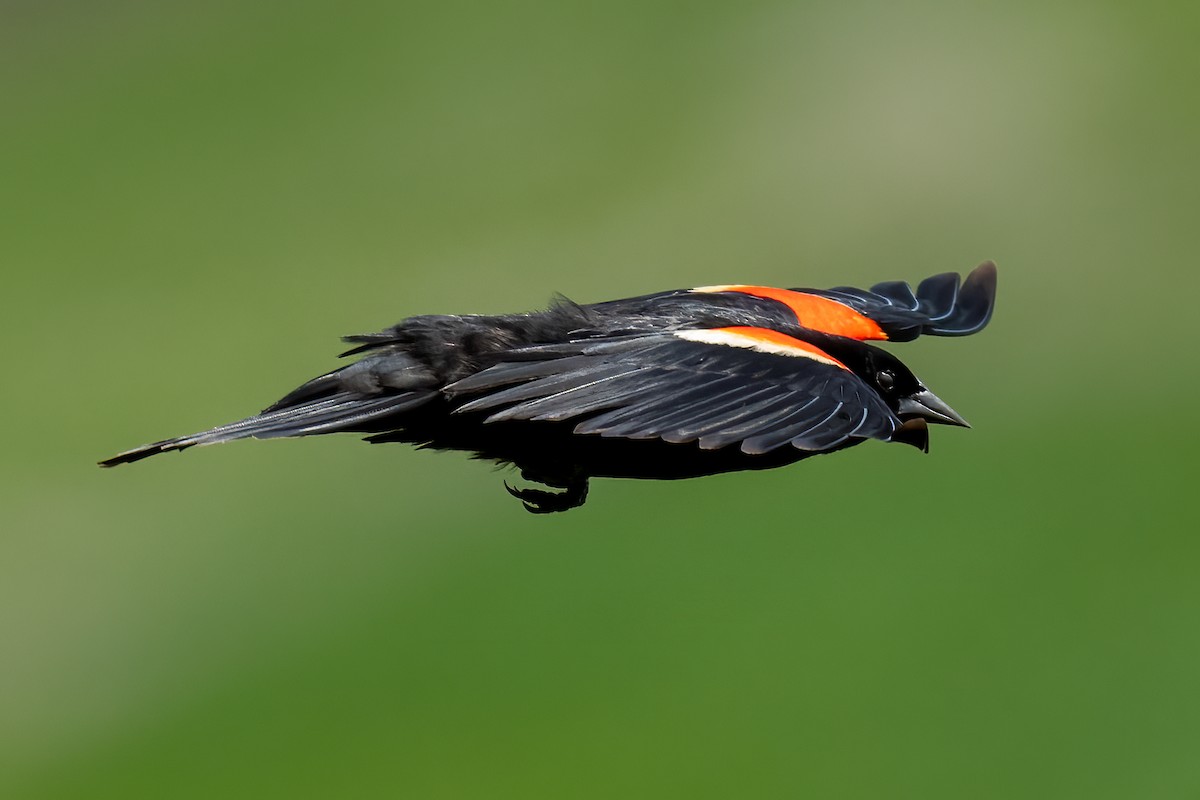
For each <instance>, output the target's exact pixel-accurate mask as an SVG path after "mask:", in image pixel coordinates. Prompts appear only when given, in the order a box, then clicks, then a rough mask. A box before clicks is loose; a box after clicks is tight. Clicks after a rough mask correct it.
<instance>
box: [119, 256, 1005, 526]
mask: <svg viewBox="0 0 1200 800" xmlns="http://www.w3.org/2000/svg"><path fill="white" fill-rule="evenodd" d="M995 298H996V265H995V264H994V263H993V262H991V261H986V262H984V263H982V264H980V265H979V266H978V267H976V268H975V269H974V270H972V271H971V272H970V273H969V274H968V275H967V277H966V279H965V280H964V279H962V278H961V277H960V275H959V274H958V273H955V272H946V273H942V274H938V275H934V276H933V277H930V278H927V279H925V280H924V281H921V282H920V284H919V285H918V286H917V288H916V290H915V291H914V290H913V289H912V287H911V286H910V285H909V284H907V283H905V282H903V281H888V282H885V283H879V284H876V285H874V286H872V287H871V288H870V289H869V290H862V289H855V288H851V287H838V288H834V289H780V288H774V287H769V286H755V285H746V284H728V285H719V286H701V287H697V288H692V289H676V290H671V291H665V292H658V293H655V294H648V295H642V296H639V297H632V298H627V299H623V300H611V301H606V302H599V303H591V304H579V303H575V302H571V301H570V300H567V299H565V298H561V297H560V298H558V299H557V300H556V301H555V302H554V303H553V304H552V305H551V306H550V307H549V308H548V309H546V310H542V311H535V312H529V313H523V314H506V315H491V316H488V315H422V316H414V317H409V318H407V319H404V320H402V321H401V322H399V323H397V324H395V325H393V326H391V327H389V328H386V329H384V330H382V331H380V332H377V333H369V334H360V335H353V336H346V337H343V341H345V342H347V343H349V344H352V345H354V347H352V348H351V349H350V350H347V351H346V352H344V353H342V356H343V357H345V356H356V357H357V360H355V361H352V362H351V363H349V364H348V365H346V366H342V367H340V368H338V369H334V370H332V371H330V372H326V373H324V374H323V375H320V376H318V377H316V378H313V379H312V380H310V381H307V382H306V383H303V384H302V385H300V386H299V387H297V388H296V389H294V390H292V391H291V392H289V393H288V394H286V395H284V396H283V397H282V398H281V399H280V400H278V401H276V402H275V403H273V404H271V405H270V406H268V407H266V408H265V409H264V410H263V411H261V412H260V413H258V414H255V415H254V416H251V417H248V418H246V419H243V420H241V421H238V422H233V423H230V424H227V425H220V426H218V427H215V428H212V429H210V430H206V431H202V432H200V433H194V434H191V435H189V436H179V437H176V438H171V439H164V440H162V441H158V442H154V443H153V444H148V445H144V446H142V447H138V448H135V449H132V450H127V451H125V452H123V453H120V454H118V455H115V456H113V457H111V458H108V459H105V460H103V461H101V462H100V465H101V466H104V467H113V466H116V465H118V464H126V463H129V462H133V461H138V460H141V459H143V458H147V457H149V456H153V455H157V454H159V453H165V452H168V451H175V450H185V449H187V448H190V447H193V446H197V445H209V444H216V443H219V442H228V441H233V440H236V439H245V438H248V437H254V438H258V439H272V438H279V437H300V436H313V435H318V434H327V433H337V432H352V433H358V434H367V436H366V437H365V438H366V441H368V442H371V443H381V442H402V443H408V444H411V445H415V446H417V447H418V448H432V449H435V450H457V451H466V452H468V453H470V454H472V455H473V457H475V458H478V459H484V460H490V461H493V462H496V463H498V464H501V465H507V466H512V467H515V468H516V469H517V470H518V471H519V472H520V475H521V476H522V478H524V479H525V480H526V481H529V482H531V483H535V484H541V485H542V486H544V487H545V488H525V489H520V488H515V487H513V486H510V485H509V484H508V482H507V481H505V483H504V486H505V488H506V489H507V491H508V492H509V493H510V494H512V495H513V496H514V497H516V498H517V499H518V500H520V501H522V503H523V504H524V507H525V508H526V509H527V510H528V511H531V512H533V513H537V514H545V513H552V512H561V511H567V510H569V509H572V508H576V507H579V506H581V505H583V504H584V502H585V501H586V499H587V496H588V488H589V481H590V479H591V478H640V479H659V480H664V479H682V478H695V477H701V476H707V475H715V474H719V473H725V472H733V471H740V470H761V469H770V468H774V467H782V466H785V465H788V464H792V463H794V462H797V461H800V460H802V459H805V458H808V457H810V456H813V455H817V454H822V453H831V452H835V451H838V450H843V449H845V448H848V447H852V446H854V445H857V444H861V443H862V442H864V441H866V440H868V439H878V440H882V441H884V442H898V443H902V444H907V445H911V446H913V447H916V448H917V449H919V450H922V451H924V452H928V451H929V432H928V425H929V424H939V425H951V426H962V427H970V426H969V425H968V424H967V422H966V420H965V419H963V417H962V416H960V415H959V414H958V412H956V411H954V409H952V408H951V407H950V406H949V405H947V404H946V403H945V402H944V401H942V400H941V399H940V398H938V397H937V395H935V394H934V393H933V392H931V391H930V390H929V389H927V388H926V387H925V385H924V384H923V383H921V381H920V380H918V378H917V377H916V376H915V375H914V374H913V373H912V371H911V370H909V368H908V367H906V366H905V365H904V364H903V363H902V362H901V361H900V360H899V359H898V358H896V357H895V356H894V355H892V354H891V353H890V352H888V351H887V350H884V349H882V348H881V347H877V346H875V345H872V344H868V342H871V341H879V342H907V341H911V340H913V339H916V338H917V337H918V336H920V335H922V334H927V335H933V336H965V335H968V334H973V333H976V332H978V331H980V330H982V329H983V328H984V327H985V326H986V325H987V324H988V322H989V320H990V319H991V317H992V311H993V308H994V306H995Z"/></svg>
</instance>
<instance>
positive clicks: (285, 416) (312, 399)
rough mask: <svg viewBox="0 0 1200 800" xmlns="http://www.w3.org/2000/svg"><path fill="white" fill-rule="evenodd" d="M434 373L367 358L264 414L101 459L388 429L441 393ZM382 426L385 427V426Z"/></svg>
mask: <svg viewBox="0 0 1200 800" xmlns="http://www.w3.org/2000/svg"><path fill="white" fill-rule="evenodd" d="M431 378H432V376H430V375H429V374H428V372H426V371H425V370H424V369H422V368H420V367H419V365H418V364H416V362H415V361H414V360H413V359H411V358H409V357H408V356H407V355H402V354H388V355H381V356H378V357H373V358H366V359H363V360H362V361H359V362H357V363H355V364H351V365H350V366H348V367H345V368H344V369H340V370H336V371H334V372H330V373H328V374H325V375H322V376H320V377H319V378H314V379H313V380H311V381H309V382H308V383H306V384H304V385H303V386H300V387H299V388H297V389H295V390H294V391H292V392H290V393H289V394H288V395H287V396H286V397H284V398H283V399H282V400H280V401H279V402H277V403H275V404H273V405H271V406H269V407H268V408H267V409H266V410H264V411H263V412H262V413H261V414H256V415H255V416H253V417H247V418H246V419H243V420H240V421H238V422H231V423H229V424H228V425H221V426H218V427H216V428H212V429H210V430H207V431H201V432H200V433H193V434H191V435H190V436H179V437H176V438H174V439H164V440H162V441H161V442H154V443H153V444H147V445H143V446H141V447H136V448H134V449H132V450H126V451H125V452H124V453H118V454H117V455H115V456H113V457H112V458H107V459H105V460H103V461H101V462H100V466H102V467H115V466H116V465H118V464H129V463H132V462H134V461H141V460H142V459H143V458H149V457H150V456H154V455H158V454H159V453H166V452H169V451H171V450H186V449H187V448H189V447H195V446H196V445H206V444H219V443H221V442H232V441H234V440H236V439H247V438H250V437H253V438H255V439H277V438H281V437H285V436H312V435H315V434H321V433H337V432H339V431H359V432H377V431H379V430H386V423H385V422H384V420H385V419H386V418H388V417H392V416H394V415H396V414H401V413H403V412H405V411H408V410H410V409H413V408H416V407H417V406H420V405H424V404H425V403H427V402H429V401H430V400H431V399H433V398H434V397H436V396H437V395H438V392H437V390H436V388H434V387H433V386H431V385H430V384H431ZM381 426H383V427H381Z"/></svg>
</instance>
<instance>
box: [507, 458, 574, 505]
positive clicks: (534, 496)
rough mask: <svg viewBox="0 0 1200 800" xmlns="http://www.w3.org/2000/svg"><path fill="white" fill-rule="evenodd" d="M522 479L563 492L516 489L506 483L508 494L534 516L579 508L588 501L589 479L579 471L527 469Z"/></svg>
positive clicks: (522, 471) (522, 473)
mask: <svg viewBox="0 0 1200 800" xmlns="http://www.w3.org/2000/svg"><path fill="white" fill-rule="evenodd" d="M521 477H522V478H524V479H525V480H527V481H533V482H534V483H541V484H544V485H546V486H551V487H553V488H555V489H562V490H563V491H561V492H546V491H542V490H541V489H516V488H514V487H512V486H509V485H508V482H507V481H505V482H504V488H505V489H507V490H508V493H509V494H511V495H512V496H513V497H515V498H517V499H518V500H520V501H521V502H522V503H524V504H525V510H526V511H529V512H531V513H533V514H550V513H553V512H555V511H568V510H570V509H572V508H578V507H579V506H581V505H583V503H584V501H585V500H587V495H588V477H587V475H585V474H584V473H583V472H581V471H580V470H578V469H573V470H571V471H570V472H568V473H566V474H564V473H562V472H554V473H543V472H539V471H536V470H533V469H530V468H528V467H526V468H524V469H522V470H521Z"/></svg>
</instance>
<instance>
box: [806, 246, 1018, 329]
mask: <svg viewBox="0 0 1200 800" xmlns="http://www.w3.org/2000/svg"><path fill="white" fill-rule="evenodd" d="M959 281H960V278H959V275H958V273H956V272H946V273H943V274H941V275H934V276H933V277H932V278H926V279H925V280H923V281H921V283H920V285H918V286H917V291H916V292H915V293H914V292H913V290H912V288H911V287H910V286H909V285H908V284H907V283H904V282H903V281H888V282H886V283H879V284H876V285H875V286H872V287H871V289H870V291H866V290H863V289H853V288H850V287H838V288H836V289H798V290H796V291H799V292H802V293H804V294H809V295H816V296H817V297H824V298H827V299H829V300H835V301H837V302H839V303H842V304H843V305H846V306H849V307H850V308H852V309H854V310H855V311H857V312H858V313H860V314H862V315H863V316H865V317H867V318H869V319H871V320H873V321H874V322H875V323H877V324H878V325H879V327H880V328H882V329H883V332H884V333H885V334H887V338H888V339H890V340H891V341H894V342H907V341H910V340H912V339H915V338H917V337H918V336H920V335H921V334H931V335H933V336H967V335H969V334H972V333H977V332H979V331H981V330H983V328H984V326H986V325H987V324H988V321H989V320H990V319H991V318H992V308H993V306H994V305H995V303H996V265H995V264H994V263H992V262H991V261H985V262H984V263H982V264H980V265H979V266H978V267H976V268H975V269H974V270H972V271H971V274H969V275H968V276H967V279H966V280H965V281H963V282H962V285H961V286H960V285H959Z"/></svg>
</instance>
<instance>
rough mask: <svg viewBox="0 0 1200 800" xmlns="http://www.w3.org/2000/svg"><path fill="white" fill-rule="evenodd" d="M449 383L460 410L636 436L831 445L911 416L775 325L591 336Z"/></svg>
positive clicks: (714, 444)
mask: <svg viewBox="0 0 1200 800" xmlns="http://www.w3.org/2000/svg"><path fill="white" fill-rule="evenodd" d="M504 358H505V361H504V362H503V363H500V364H497V365H495V366H492V367H489V368H488V369H485V370H482V371H481V372H478V373H476V374H475V375H472V376H470V377H468V378H465V379H463V380H460V381H458V382H456V383H453V384H451V385H450V386H448V387H446V389H445V390H444V391H445V392H446V393H447V394H449V395H450V396H451V397H453V398H456V399H459V398H461V399H465V400H466V402H465V403H463V404H462V405H461V406H459V407H458V408H457V409H456V412H455V413H469V412H488V414H489V415H488V416H487V418H486V421H485V423H493V422H500V421H504V420H537V421H556V422H564V421H574V422H575V432H576V433H579V434H595V435H599V436H606V437H620V438H627V439H650V438H659V439H663V440H665V441H668V442H673V443H683V442H692V441H696V442H698V443H699V446H700V447H701V448H703V449H717V448H720V447H725V446H728V445H732V444H734V443H740V448H741V450H742V451H743V452H745V453H748V454H759V453H766V452H769V451H771V450H775V449H777V448H780V447H783V446H785V445H791V446H792V447H795V448H798V449H801V450H811V451H821V450H831V449H835V448H837V447H840V446H845V445H846V444H848V443H852V440H858V439H867V438H876V439H890V438H891V437H892V434H893V433H895V432H896V430H897V429H898V428H899V427H900V425H901V423H900V420H899V419H897V418H896V416H895V414H893V413H892V411H891V410H890V409H889V408H888V407H887V405H886V404H885V403H884V401H883V400H882V399H881V398H880V397H879V395H878V394H877V393H876V392H875V391H873V390H872V389H871V388H870V387H869V386H867V385H866V384H865V383H863V382H862V381H861V380H860V379H859V378H858V377H857V376H856V375H855V374H854V373H853V372H851V371H850V370H848V369H847V368H846V367H845V366H843V365H842V364H841V363H839V362H838V361H837V360H835V359H833V358H832V357H830V356H829V355H827V354H825V353H824V352H822V351H821V350H820V349H818V348H817V347H815V346H813V345H811V344H808V343H807V342H802V341H800V340H799V339H794V338H792V337H790V336H786V335H784V334H781V333H778V332H776V331H772V330H768V329H765V328H750V327H739V328H717V329H706V330H682V331H674V332H670V333H657V334H649V335H635V336H620V337H611V338H602V339H586V340H582V341H575V342H569V343H564V344H553V345H544V346H537V347H527V348H522V349H518V350H514V351H510V352H509V353H507V354H506V355H505V356H504Z"/></svg>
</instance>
